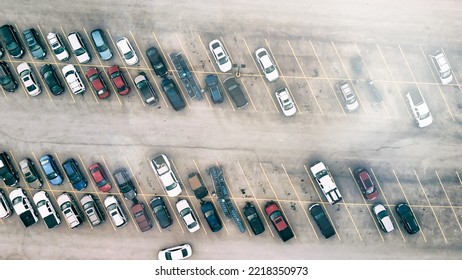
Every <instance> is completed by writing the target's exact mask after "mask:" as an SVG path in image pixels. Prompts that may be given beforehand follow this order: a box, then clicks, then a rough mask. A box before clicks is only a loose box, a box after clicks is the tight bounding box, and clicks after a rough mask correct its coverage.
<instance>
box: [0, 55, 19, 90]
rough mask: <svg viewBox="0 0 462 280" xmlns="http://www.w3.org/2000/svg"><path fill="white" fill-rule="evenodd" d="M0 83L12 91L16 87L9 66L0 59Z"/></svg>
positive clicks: (16, 84)
mask: <svg viewBox="0 0 462 280" xmlns="http://www.w3.org/2000/svg"><path fill="white" fill-rule="evenodd" d="M0 84H1V85H2V87H3V89H4V90H6V91H9V92H14V91H15V90H16V89H17V88H18V82H17V81H16V79H15V78H14V77H13V75H12V74H11V71H10V66H9V65H8V64H7V63H6V62H5V61H0Z"/></svg>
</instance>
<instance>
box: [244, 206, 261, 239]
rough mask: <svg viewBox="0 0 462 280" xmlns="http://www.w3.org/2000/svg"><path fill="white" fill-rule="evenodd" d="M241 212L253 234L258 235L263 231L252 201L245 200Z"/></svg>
mask: <svg viewBox="0 0 462 280" xmlns="http://www.w3.org/2000/svg"><path fill="white" fill-rule="evenodd" d="M243 212H244V216H245V218H246V220H247V222H248V223H249V226H250V228H251V229H252V232H253V234H254V235H259V234H260V233H263V232H264V231H265V227H264V226H263V222H262V221H261V218H260V215H258V212H257V209H256V208H255V206H254V205H253V204H252V203H250V202H247V203H246V204H245V206H244V209H243Z"/></svg>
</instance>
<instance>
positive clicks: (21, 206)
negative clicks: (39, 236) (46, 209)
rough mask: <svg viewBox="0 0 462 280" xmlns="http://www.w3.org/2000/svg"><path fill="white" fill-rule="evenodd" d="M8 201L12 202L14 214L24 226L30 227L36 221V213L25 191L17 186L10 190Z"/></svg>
mask: <svg viewBox="0 0 462 280" xmlns="http://www.w3.org/2000/svg"><path fill="white" fill-rule="evenodd" d="M10 201H11V204H13V208H14V211H15V212H16V215H18V216H19V218H20V219H21V221H22V223H23V224H24V226H25V227H26V228H27V227H30V226H32V225H35V224H36V223H37V222H38V217H37V213H35V211H34V209H33V208H32V206H31V204H30V202H29V199H28V198H27V196H26V192H25V191H24V190H23V189H21V188H17V189H15V190H12V191H11V192H10Z"/></svg>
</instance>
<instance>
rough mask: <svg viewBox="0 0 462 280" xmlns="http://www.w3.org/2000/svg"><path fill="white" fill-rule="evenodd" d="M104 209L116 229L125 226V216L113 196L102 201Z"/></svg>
mask: <svg viewBox="0 0 462 280" xmlns="http://www.w3.org/2000/svg"><path fill="white" fill-rule="evenodd" d="M104 207H106V211H107V213H108V214H109V216H110V217H111V219H112V221H113V222H114V225H115V226H116V227H121V226H124V225H125V224H127V216H126V215H125V213H124V211H123V210H122V207H120V204H119V201H118V200H117V198H116V197H115V196H113V195H110V196H108V197H106V199H104Z"/></svg>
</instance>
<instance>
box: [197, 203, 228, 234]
mask: <svg viewBox="0 0 462 280" xmlns="http://www.w3.org/2000/svg"><path fill="white" fill-rule="evenodd" d="M201 211H202V213H203V214H204V217H205V220H207V224H209V227H210V229H211V230H212V232H217V231H220V230H221V229H222V228H223V225H222V224H221V220H220V217H219V216H218V214H217V211H216V210H215V207H214V206H213V204H212V203H211V202H208V201H206V202H204V203H202V205H201Z"/></svg>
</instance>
